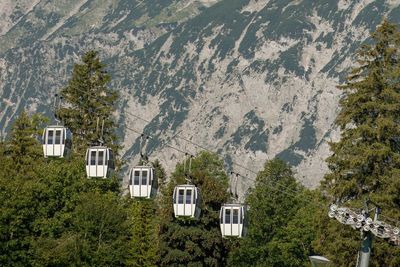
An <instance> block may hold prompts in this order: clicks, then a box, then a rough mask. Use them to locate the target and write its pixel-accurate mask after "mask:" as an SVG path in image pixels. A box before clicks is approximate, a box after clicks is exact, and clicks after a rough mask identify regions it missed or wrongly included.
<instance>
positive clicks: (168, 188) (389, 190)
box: [0, 21, 400, 266]
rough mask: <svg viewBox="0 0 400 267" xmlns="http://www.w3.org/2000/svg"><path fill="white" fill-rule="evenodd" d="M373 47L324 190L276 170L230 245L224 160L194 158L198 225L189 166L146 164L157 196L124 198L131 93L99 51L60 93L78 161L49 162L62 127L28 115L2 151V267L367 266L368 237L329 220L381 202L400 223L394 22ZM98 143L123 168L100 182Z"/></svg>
mask: <svg viewBox="0 0 400 267" xmlns="http://www.w3.org/2000/svg"><path fill="white" fill-rule="evenodd" d="M372 40H373V42H372V43H371V44H367V45H364V46H362V47H361V48H360V49H359V51H358V54H357V58H358V62H355V63H354V66H355V67H354V69H353V70H352V72H351V73H350V75H349V77H348V79H347V81H346V83H345V84H344V85H342V86H341V88H342V89H343V98H342V100H341V103H340V106H341V111H340V113H339V115H338V117H337V120H336V123H337V126H338V127H340V129H341V130H342V137H341V140H340V141H338V142H336V143H331V144H330V146H331V151H332V155H331V156H330V157H329V158H328V159H327V163H328V166H329V169H330V171H329V172H328V173H327V174H326V176H325V177H324V180H323V181H322V183H321V186H320V187H319V188H318V189H316V190H309V189H307V188H305V187H303V186H302V185H301V184H299V183H298V182H297V181H296V179H295V178H294V175H295V174H294V172H293V170H292V169H291V168H290V166H288V165H287V164H286V163H285V162H283V161H281V160H280V159H273V160H270V161H267V162H266V163H265V165H264V168H263V169H262V170H260V171H259V172H258V175H257V177H256V179H255V182H254V185H253V187H252V188H250V189H249V191H248V192H247V193H246V199H245V203H246V205H247V206H248V207H249V209H248V212H247V214H246V225H247V227H248V231H247V235H246V236H245V237H243V238H234V237H231V238H222V236H221V232H220V228H219V210H220V208H221V205H222V204H224V203H230V202H232V201H234V197H233V196H232V195H231V194H230V193H229V191H230V190H229V188H230V185H229V181H230V180H231V178H230V176H231V174H230V173H227V172H226V170H225V167H224V163H223V161H222V159H221V158H219V155H217V154H213V153H210V152H208V151H202V152H199V153H198V154H197V155H193V158H191V164H190V180H191V182H192V183H193V184H194V185H196V186H197V187H199V188H200V189H201V193H202V195H201V215H200V217H199V218H198V219H186V218H175V216H174V212H173V207H172V198H173V197H172V195H173V191H174V187H175V186H176V185H178V184H185V183H186V181H187V179H188V173H187V172H188V168H187V164H186V163H187V161H186V160H185V161H182V162H180V163H179V164H177V166H176V168H175V170H174V171H173V172H172V174H171V175H170V176H169V177H167V175H166V172H165V170H164V169H163V166H162V164H161V163H160V161H158V160H157V159H150V161H149V162H147V164H149V165H151V166H152V167H153V168H154V170H155V174H156V177H157V185H158V192H157V195H156V196H155V197H153V198H151V199H140V198H131V197H130V196H129V194H128V195H127V194H124V193H123V192H124V191H126V190H125V189H126V188H122V187H121V182H120V181H121V177H119V175H120V174H119V173H118V169H120V168H121V167H122V165H123V162H122V160H121V159H120V158H119V152H120V150H121V146H120V145H119V142H118V137H117V135H116V133H115V132H116V127H117V125H116V122H115V119H114V118H113V117H112V114H113V112H114V111H115V108H116V104H117V103H118V99H119V96H118V92H116V91H114V90H112V89H111V88H109V87H108V84H109V82H110V79H111V77H110V75H108V74H107V71H106V66H105V65H104V64H103V63H102V62H101V61H100V59H99V56H98V53H97V52H95V51H90V52H87V53H86V54H85V55H84V56H83V57H82V60H81V62H79V63H77V64H76V65H75V66H74V69H73V73H72V77H71V79H70V81H69V83H68V84H67V86H66V87H65V88H62V89H61V90H60V95H59V98H62V99H63V103H64V104H62V105H56V106H55V117H56V118H57V119H58V120H60V121H61V122H62V123H63V124H64V125H65V126H66V127H68V128H69V129H70V130H71V131H72V134H73V139H72V140H73V143H72V153H71V155H70V156H68V157H65V158H45V157H44V156H43V150H42V146H41V143H40V142H39V140H40V139H41V136H42V132H43V128H44V127H45V126H46V125H48V124H49V123H50V121H51V120H53V119H51V118H46V117H44V116H43V115H41V114H27V113H26V112H22V113H21V115H20V116H19V118H18V119H17V120H16V121H15V122H14V125H13V127H12V131H11V132H10V134H9V135H8V138H7V139H6V140H5V141H3V142H2V143H0V188H1V195H0V203H1V206H0V208H1V213H0V265H1V266H309V265H310V263H309V258H308V257H309V256H311V255H323V256H325V257H327V258H328V259H330V260H331V261H333V262H334V265H335V266H354V265H355V263H356V262H357V253H358V250H359V248H360V243H361V237H360V231H357V230H354V229H352V228H351V227H350V226H347V225H343V224H341V223H339V222H338V221H337V220H334V219H330V218H329V217H328V210H329V209H328V207H329V204H331V203H336V204H338V205H344V206H347V207H352V208H354V209H360V208H362V207H363V205H364V201H365V200H366V199H369V200H371V201H373V202H374V203H378V204H379V205H380V207H381V209H382V216H386V217H382V218H387V219H389V218H392V219H393V220H394V221H387V222H388V223H391V224H393V225H394V226H396V222H399V221H400V179H399V178H398V177H399V175H400V146H399V136H400V126H399V120H400V83H399V79H400V33H399V30H398V28H397V26H396V25H393V24H390V23H389V22H386V21H384V22H383V23H382V24H381V26H380V27H379V28H378V29H377V31H376V32H374V33H373V34H372ZM99 125H100V126H99ZM100 129H101V130H100ZM99 140H100V141H101V143H103V144H105V145H107V146H108V147H110V148H111V149H112V150H113V152H114V154H115V158H116V162H115V165H116V170H117V171H116V172H115V173H114V174H113V175H112V176H111V177H109V178H108V179H93V178H92V179H88V178H87V175H86V172H85V153H86V149H87V147H88V146H90V145H92V144H93V143H94V142H98V141H99ZM142 163H143V162H140V163H139V162H138V164H142ZM382 220H385V219H382ZM397 226H400V225H397ZM399 244H400V242H397V245H396V242H394V243H393V242H389V241H388V240H387V239H382V238H374V240H373V246H372V253H371V265H372V266H400V246H399Z"/></svg>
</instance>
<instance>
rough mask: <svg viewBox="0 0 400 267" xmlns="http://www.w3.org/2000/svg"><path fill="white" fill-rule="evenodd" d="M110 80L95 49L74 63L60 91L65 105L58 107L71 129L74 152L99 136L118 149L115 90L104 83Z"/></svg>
mask: <svg viewBox="0 0 400 267" xmlns="http://www.w3.org/2000/svg"><path fill="white" fill-rule="evenodd" d="M110 80H111V76H110V75H109V74H108V73H107V72H106V70H105V65H104V64H103V63H102V62H101V61H100V59H99V57H98V53H97V52H96V51H89V52H87V53H86V54H85V55H83V57H82V64H75V66H74V69H73V73H72V77H71V79H70V81H69V83H68V85H67V86H66V87H65V88H63V89H62V91H61V95H62V96H63V97H64V99H65V102H66V104H67V106H66V107H62V108H60V109H59V110H58V111H57V115H58V116H59V117H60V118H61V119H62V120H63V122H64V123H65V125H66V126H67V127H68V128H69V129H70V130H71V131H72V132H73V134H74V140H73V145H74V149H75V151H76V152H80V153H83V151H84V150H85V148H86V147H87V146H88V145H91V144H92V143H93V142H97V141H98V140H99V139H102V140H103V141H104V143H105V144H106V145H107V146H109V147H111V148H112V149H113V151H114V152H115V153H117V152H118V148H119V147H118V146H117V145H116V144H115V142H116V141H117V137H116V135H115V133H114V129H115V128H116V124H115V120H114V119H113V118H112V113H113V111H114V110H115V107H114V105H115V104H116V101H117V99H118V93H117V92H116V91H114V90H112V89H110V88H108V87H107V84H108V83H109V82H110ZM102 120H104V129H103V135H101V127H102Z"/></svg>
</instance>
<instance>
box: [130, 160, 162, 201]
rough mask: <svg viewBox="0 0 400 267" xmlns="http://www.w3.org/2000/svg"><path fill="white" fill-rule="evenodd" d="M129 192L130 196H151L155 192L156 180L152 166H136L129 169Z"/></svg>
mask: <svg viewBox="0 0 400 267" xmlns="http://www.w3.org/2000/svg"><path fill="white" fill-rule="evenodd" d="M129 192H130V194H131V197H132V198H134V197H143V198H151V197H153V196H154V195H155V194H156V192H157V188H156V180H155V174H154V170H153V168H152V167H149V166H137V167H134V168H132V169H131V170H130V171H129Z"/></svg>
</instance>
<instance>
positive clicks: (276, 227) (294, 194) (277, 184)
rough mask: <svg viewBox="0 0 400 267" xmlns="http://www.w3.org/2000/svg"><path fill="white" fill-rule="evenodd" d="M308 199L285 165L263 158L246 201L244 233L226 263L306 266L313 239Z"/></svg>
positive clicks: (310, 203)
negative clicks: (259, 170)
mask: <svg viewBox="0 0 400 267" xmlns="http://www.w3.org/2000/svg"><path fill="white" fill-rule="evenodd" d="M305 198H308V200H306V201H305ZM312 199H313V198H312V197H311V196H310V193H307V192H306V190H305V189H304V188H303V187H302V186H301V185H299V184H298V183H297V182H296V180H295V178H294V177H293V172H292V170H291V169H290V167H289V166H288V165H286V164H285V163H284V162H283V161H281V160H278V159H274V160H271V161H267V162H266V164H265V166H264V170H262V171H261V172H260V173H259V174H258V175H257V178H256V182H255V186H254V189H251V190H250V192H249V195H248V197H247V200H246V202H247V204H248V205H249V207H250V209H249V211H248V216H247V219H248V221H249V222H248V224H249V229H248V235H247V236H246V237H244V238H243V239H242V240H241V241H240V246H239V247H238V248H236V249H234V250H233V251H232V252H231V254H230V260H229V264H230V265H231V266H309V261H308V257H307V256H308V255H309V254H310V253H311V252H312V248H311V246H310V244H311V241H312V240H313V239H314V238H315V236H314V234H313V233H314V232H315V231H314V230H313V228H314V220H313V218H314V216H312V212H313V210H315V209H316V206H315V205H313V203H314V202H313V200H312ZM314 204H315V203H314Z"/></svg>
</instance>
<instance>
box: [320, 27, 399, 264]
mask: <svg viewBox="0 0 400 267" xmlns="http://www.w3.org/2000/svg"><path fill="white" fill-rule="evenodd" d="M372 38H373V41H374V42H373V44H370V45H364V46H362V47H361V49H360V50H359V51H358V54H357V56H358V67H356V68H354V69H353V70H352V72H351V74H350V75H349V77H348V79H347V83H346V84H345V85H344V86H342V89H343V90H344V91H345V97H344V98H343V99H342V100H341V102H340V105H341V108H342V109H341V112H340V114H339V115H338V118H337V121H336V123H337V125H338V126H340V128H341V129H342V138H341V140H340V141H339V142H337V143H331V144H330V145H331V150H332V152H333V155H332V156H331V157H329V158H328V159H327V162H328V164H329V168H330V170H331V173H329V174H327V175H326V176H325V179H324V181H323V183H322V188H323V189H324V190H325V191H326V192H327V193H328V194H329V196H331V198H332V200H335V201H338V202H347V203H346V205H350V206H351V205H355V206H357V207H360V205H361V201H363V200H364V199H365V198H370V199H371V200H373V201H374V202H376V203H378V204H379V205H381V206H382V208H383V213H384V214H388V215H390V216H393V217H394V218H395V219H397V220H398V219H400V201H399V192H400V184H399V182H398V176H397V174H398V173H399V170H400V146H399V136H400V127H399V117H400V84H399V77H400V58H399V55H400V32H399V31H398V29H397V27H396V25H393V24H391V23H389V22H387V21H384V22H383V23H382V24H381V25H380V26H379V27H378V29H377V30H376V32H374V33H373V34H372ZM322 216H325V217H326V214H324V215H322ZM324 220H325V219H321V221H324ZM350 232H351V230H348V229H345V227H344V226H342V225H333V223H329V227H327V228H326V229H320V236H321V239H320V240H319V242H318V247H319V248H320V249H321V251H323V252H324V254H326V255H327V256H331V258H332V259H334V261H335V263H336V264H338V265H347V264H349V255H348V252H350V253H351V255H355V254H356V252H357V249H358V247H359V242H354V240H359V238H358V236H359V235H358V234H357V233H356V232H355V231H353V233H350ZM322 237H323V238H322ZM338 251H342V252H343V253H338ZM399 252H400V250H399V248H398V247H397V248H396V247H391V246H390V245H389V244H387V242H386V241H384V240H376V241H374V245H373V251H372V256H371V260H372V264H374V265H376V266H395V265H398V264H399V262H400V256H399V255H400V253H399ZM350 257H352V258H353V259H354V258H355V257H354V256H350ZM353 262H354V261H353Z"/></svg>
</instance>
